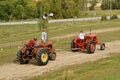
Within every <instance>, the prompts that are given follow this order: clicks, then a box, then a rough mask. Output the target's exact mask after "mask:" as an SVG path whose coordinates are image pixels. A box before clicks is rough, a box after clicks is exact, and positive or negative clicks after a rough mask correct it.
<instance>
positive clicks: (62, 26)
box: [0, 19, 120, 44]
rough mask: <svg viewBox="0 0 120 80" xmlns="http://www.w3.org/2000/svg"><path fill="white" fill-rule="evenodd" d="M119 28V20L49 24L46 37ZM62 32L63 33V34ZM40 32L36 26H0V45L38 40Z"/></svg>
mask: <svg viewBox="0 0 120 80" xmlns="http://www.w3.org/2000/svg"><path fill="white" fill-rule="evenodd" d="M118 26H120V19H118V20H111V21H104V22H101V21H77V22H67V23H50V24H49V27H48V36H49V37H55V36H60V35H65V34H70V33H74V32H79V31H80V30H89V29H90V28H92V30H95V29H101V28H110V27H118ZM63 32H64V33H63ZM40 34H41V31H40V30H39V27H38V25H14V26H13V25H12V26H0V44H1V43H7V42H14V41H21V40H28V39H31V38H33V37H34V36H36V37H37V38H40Z"/></svg>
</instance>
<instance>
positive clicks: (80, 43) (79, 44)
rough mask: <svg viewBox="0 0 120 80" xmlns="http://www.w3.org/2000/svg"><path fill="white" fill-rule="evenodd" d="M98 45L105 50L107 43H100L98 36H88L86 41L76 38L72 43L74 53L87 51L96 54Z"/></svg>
mask: <svg viewBox="0 0 120 80" xmlns="http://www.w3.org/2000/svg"><path fill="white" fill-rule="evenodd" d="M96 44H98V45H100V50H104V49H105V43H100V42H99V40H98V37H97V35H96V34H86V36H85V39H84V40H81V39H80V38H79V37H75V38H74V39H73V41H72V42H71V50H72V51H78V50H80V51H87V52H88V53H90V54H92V53H94V52H95V49H96Z"/></svg>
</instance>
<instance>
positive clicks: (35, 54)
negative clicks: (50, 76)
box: [17, 42, 56, 65]
mask: <svg viewBox="0 0 120 80" xmlns="http://www.w3.org/2000/svg"><path fill="white" fill-rule="evenodd" d="M28 50H31V53H30V54H29V55H28V54H27V51H28ZM30 59H35V60H36V61H37V63H38V65H46V64H47V63H48V61H49V60H55V59H56V52H55V49H54V47H53V43H52V42H41V43H39V45H38V46H35V48H33V49H32V48H31V47H29V46H28V45H27V44H25V45H24V46H23V48H21V49H20V50H19V51H18V52H17V60H18V62H20V64H27V63H29V61H30Z"/></svg>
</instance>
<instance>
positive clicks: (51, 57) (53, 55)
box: [49, 52, 56, 61]
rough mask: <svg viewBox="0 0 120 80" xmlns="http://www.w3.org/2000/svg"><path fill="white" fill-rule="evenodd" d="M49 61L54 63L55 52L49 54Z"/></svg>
mask: <svg viewBox="0 0 120 80" xmlns="http://www.w3.org/2000/svg"><path fill="white" fill-rule="evenodd" d="M49 59H50V60H52V61H54V60H55V59H56V52H54V53H51V54H50V55H49Z"/></svg>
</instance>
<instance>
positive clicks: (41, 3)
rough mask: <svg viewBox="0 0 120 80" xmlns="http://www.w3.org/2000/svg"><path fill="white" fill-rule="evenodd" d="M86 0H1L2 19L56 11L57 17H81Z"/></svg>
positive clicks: (18, 18)
mask: <svg viewBox="0 0 120 80" xmlns="http://www.w3.org/2000/svg"><path fill="white" fill-rule="evenodd" d="M85 2H86V0H0V20H5V21H10V20H21V19H34V18H39V17H40V15H42V14H47V13H51V12H52V13H54V17H53V18H55V19H59V18H73V17H80V14H79V13H80V11H82V10H85V7H84V4H85Z"/></svg>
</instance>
